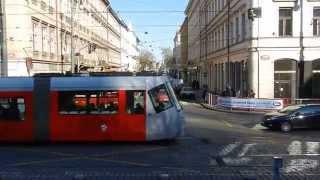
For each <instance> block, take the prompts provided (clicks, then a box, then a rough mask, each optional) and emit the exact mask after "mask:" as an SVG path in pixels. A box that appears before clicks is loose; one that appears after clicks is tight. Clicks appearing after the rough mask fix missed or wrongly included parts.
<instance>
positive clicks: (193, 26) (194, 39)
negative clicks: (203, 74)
mask: <svg viewBox="0 0 320 180" xmlns="http://www.w3.org/2000/svg"><path fill="white" fill-rule="evenodd" d="M200 2H202V1H198V0H190V1H189V3H188V6H187V9H186V11H185V14H186V16H187V19H188V23H187V24H188V66H189V67H188V72H189V80H190V81H195V80H198V81H199V80H200V79H201V78H200V72H199V69H200V66H199V65H200Z"/></svg>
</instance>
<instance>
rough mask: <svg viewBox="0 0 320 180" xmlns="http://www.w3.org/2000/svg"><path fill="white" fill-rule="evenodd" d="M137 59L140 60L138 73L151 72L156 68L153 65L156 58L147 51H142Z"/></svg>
mask: <svg viewBox="0 0 320 180" xmlns="http://www.w3.org/2000/svg"><path fill="white" fill-rule="evenodd" d="M137 59H138V71H140V72H141V71H149V70H152V69H153V68H154V67H153V65H154V61H155V58H154V55H153V54H152V53H151V52H150V51H148V50H146V49H143V50H141V52H140V54H139V56H138V58H137Z"/></svg>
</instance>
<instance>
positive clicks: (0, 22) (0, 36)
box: [0, 0, 8, 76]
mask: <svg viewBox="0 0 320 180" xmlns="http://www.w3.org/2000/svg"><path fill="white" fill-rule="evenodd" d="M0 3H1V4H0V11H1V12H0V29H1V30H0V31H1V32H0V43H1V44H0V46H1V52H0V53H1V60H0V66H1V68H0V76H7V75H8V56H7V38H6V34H7V31H6V16H5V14H6V11H5V0H1V1H0Z"/></svg>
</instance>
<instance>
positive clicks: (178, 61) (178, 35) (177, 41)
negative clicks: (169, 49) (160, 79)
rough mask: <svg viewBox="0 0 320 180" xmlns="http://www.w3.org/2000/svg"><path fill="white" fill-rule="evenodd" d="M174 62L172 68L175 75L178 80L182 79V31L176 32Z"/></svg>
mask: <svg viewBox="0 0 320 180" xmlns="http://www.w3.org/2000/svg"><path fill="white" fill-rule="evenodd" d="M173 58H174V59H173V61H174V65H175V66H174V67H171V68H172V69H173V74H174V76H175V77H176V78H179V79H180V78H181V72H182V68H181V33H180V30H179V31H177V32H176V36H175V38H174V48H173Z"/></svg>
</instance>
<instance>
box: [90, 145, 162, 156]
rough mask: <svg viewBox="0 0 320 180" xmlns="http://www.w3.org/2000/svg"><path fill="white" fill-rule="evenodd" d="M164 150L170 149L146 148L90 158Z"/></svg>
mask: <svg viewBox="0 0 320 180" xmlns="http://www.w3.org/2000/svg"><path fill="white" fill-rule="evenodd" d="M163 149H168V147H156V148H145V149H138V150H131V151H123V152H114V153H104V154H95V155H92V156H90V157H105V156H114V155H121V154H129V153H143V152H152V151H159V150H163Z"/></svg>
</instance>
